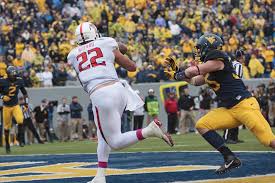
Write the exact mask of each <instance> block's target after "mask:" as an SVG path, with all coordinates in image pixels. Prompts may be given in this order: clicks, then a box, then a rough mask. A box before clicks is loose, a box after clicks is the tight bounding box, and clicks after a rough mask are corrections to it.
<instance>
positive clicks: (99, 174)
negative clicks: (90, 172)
mask: <svg viewBox="0 0 275 183" xmlns="http://www.w3.org/2000/svg"><path fill="white" fill-rule="evenodd" d="M105 173H106V168H97V172H96V177H105Z"/></svg>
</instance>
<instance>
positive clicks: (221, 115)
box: [196, 108, 241, 173]
mask: <svg viewBox="0 0 275 183" xmlns="http://www.w3.org/2000/svg"><path fill="white" fill-rule="evenodd" d="M239 124H240V123H239V122H238V121H237V120H236V119H235V118H234V117H233V116H232V115H231V114H230V112H229V110H228V109H225V108H217V109H214V110H211V111H210V112H209V113H207V114H206V115H205V116H203V117H202V118H201V119H199V121H198V122H197V124H196V129H197V130H198V132H199V133H200V134H201V135H202V136H203V138H204V139H205V140H206V141H207V142H208V143H209V144H210V145H212V146H213V147H214V148H215V149H217V150H218V151H219V152H220V153H221V154H222V155H223V158H224V161H225V164H224V165H223V166H221V167H220V168H219V169H218V170H216V172H217V173H225V172H226V171H228V170H229V169H232V168H236V167H238V166H240V164H241V162H240V160H238V159H237V158H236V157H235V154H234V153H233V152H232V151H231V150H230V149H229V148H228V147H227V146H226V145H225V142H224V139H223V138H222V137H221V136H220V135H219V134H218V133H217V132H216V131H215V130H218V129H228V128H234V127H236V126H239Z"/></svg>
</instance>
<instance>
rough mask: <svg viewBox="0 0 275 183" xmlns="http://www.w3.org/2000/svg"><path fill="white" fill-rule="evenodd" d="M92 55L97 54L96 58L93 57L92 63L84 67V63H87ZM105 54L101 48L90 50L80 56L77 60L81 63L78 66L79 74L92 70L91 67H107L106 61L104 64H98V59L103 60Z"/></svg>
mask: <svg viewBox="0 0 275 183" xmlns="http://www.w3.org/2000/svg"><path fill="white" fill-rule="evenodd" d="M91 54H95V55H94V56H92V57H91V58H90V63H89V64H88V65H86V66H83V64H84V63H86V62H87V61H88V56H89V55H91ZM102 57H103V54H102V51H101V49H100V48H98V47H95V48H93V49H90V50H88V51H85V52H82V53H81V54H79V55H78V56H77V57H76V59H77V61H79V64H78V70H79V72H82V71H85V70H87V69H90V68H91V67H97V66H100V65H101V66H105V65H106V63H105V61H102V62H100V63H99V62H97V59H99V58H102Z"/></svg>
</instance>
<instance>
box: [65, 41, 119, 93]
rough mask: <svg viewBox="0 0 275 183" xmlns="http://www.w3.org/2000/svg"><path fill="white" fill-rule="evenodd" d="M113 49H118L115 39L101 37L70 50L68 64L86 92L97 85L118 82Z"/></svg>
mask: <svg viewBox="0 0 275 183" xmlns="http://www.w3.org/2000/svg"><path fill="white" fill-rule="evenodd" d="M115 49H118V44H117V42H116V40H115V39H113V38H110V37H101V38H99V39H96V40H95V41H92V42H89V43H87V44H85V45H81V46H78V47H76V48H74V49H73V50H71V52H70V53H69V55H68V57H67V59H68V64H70V65H71V66H73V68H74V69H75V71H76V73H77V75H78V78H79V80H80V82H81V84H82V86H83V88H84V90H85V91H86V92H88V93H89V91H92V90H93V89H94V87H95V86H96V85H98V84H99V83H103V82H106V81H110V80H118V76H117V73H116V69H115V66H114V62H115V56H114V54H113V50H115Z"/></svg>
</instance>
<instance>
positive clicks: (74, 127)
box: [69, 96, 83, 140]
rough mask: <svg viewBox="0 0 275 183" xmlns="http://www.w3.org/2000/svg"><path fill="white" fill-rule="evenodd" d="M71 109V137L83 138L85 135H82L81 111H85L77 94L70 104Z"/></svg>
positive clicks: (72, 138)
mask: <svg viewBox="0 0 275 183" xmlns="http://www.w3.org/2000/svg"><path fill="white" fill-rule="evenodd" d="M70 110H71V121H70V124H69V129H70V139H71V140H74V139H79V140H83V135H82V130H83V129H82V125H83V121H82V117H81V113H82V111H83V108H82V106H81V105H80V104H79V103H78V98H77V96H73V97H72V103H71V104H70Z"/></svg>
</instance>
